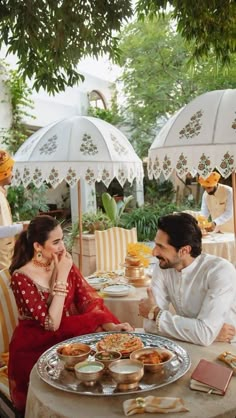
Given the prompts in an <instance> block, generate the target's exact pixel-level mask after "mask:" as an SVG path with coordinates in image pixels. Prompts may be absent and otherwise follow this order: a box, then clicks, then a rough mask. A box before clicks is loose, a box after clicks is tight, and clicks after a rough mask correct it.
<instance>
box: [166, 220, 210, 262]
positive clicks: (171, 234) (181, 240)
mask: <svg viewBox="0 0 236 418" xmlns="http://www.w3.org/2000/svg"><path fill="white" fill-rule="evenodd" d="M158 229H161V230H162V231H164V232H165V233H166V234H167V235H168V243H169V244H170V245H172V246H173V247H175V249H176V250H179V249H180V248H181V247H184V246H185V245H190V246H191V248H192V250H191V252H190V255H191V256H192V257H194V258H195V257H197V256H198V255H199V254H201V252H202V232H201V229H200V228H199V226H198V222H197V220H196V219H195V218H194V217H193V216H192V215H189V214H188V213H183V212H180V213H175V214H171V215H166V216H162V217H161V218H159V219H158Z"/></svg>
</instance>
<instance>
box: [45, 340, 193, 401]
mask: <svg viewBox="0 0 236 418" xmlns="http://www.w3.org/2000/svg"><path fill="white" fill-rule="evenodd" d="M107 334H113V333H112V332H99V333H96V334H88V335H82V336H79V337H74V338H70V339H68V340H66V341H63V343H65V342H66V343H74V342H80V343H84V344H89V345H90V347H91V348H92V349H93V350H94V351H96V343H97V342H98V341H100V340H101V339H102V338H103V337H104V336H105V335H107ZM128 334H134V335H136V336H138V337H140V338H141V339H142V341H143V343H144V346H145V347H159V348H166V349H168V350H170V351H172V352H174V353H175V355H176V356H175V358H174V359H173V361H172V362H171V364H170V367H169V370H168V373H166V374H165V375H164V376H160V375H158V374H156V373H149V372H145V374H144V376H143V378H142V380H141V381H140V382H139V386H138V388H136V389H132V390H127V391H125V392H124V391H122V392H118V391H117V389H116V383H115V382H114V381H113V380H112V378H111V376H109V374H104V375H103V377H102V379H101V380H100V381H99V382H97V383H96V384H95V385H94V386H92V387H86V386H84V385H83V384H82V383H80V382H79V381H78V379H77V378H76V376H75V373H74V371H68V370H66V369H65V368H64V364H63V363H62V362H61V361H60V360H59V358H58V356H57V348H58V347H59V346H60V345H61V344H62V342H61V343H59V344H56V345H54V346H53V347H51V348H49V349H48V350H47V351H45V352H44V353H43V354H42V355H41V357H40V358H39V360H38V362H37V372H38V374H39V376H40V377H41V379H42V380H43V381H44V382H46V383H48V384H49V385H50V386H53V387H55V388H57V389H61V390H63V391H65V392H73V393H78V394H81V395H90V396H116V395H119V396H120V395H127V394H130V393H141V392H146V391H149V390H153V389H157V388H159V387H162V386H165V385H169V384H170V383H172V382H175V381H176V380H178V379H179V378H180V377H182V376H183V375H184V374H185V373H186V372H187V371H188V369H189V368H190V365H191V361H190V357H189V355H188V353H187V351H186V350H185V349H184V348H183V347H181V346H180V345H178V344H176V343H175V342H174V341H171V340H169V339H167V338H164V337H160V336H158V335H154V334H147V333H138V332H135V333H132V332H129V333H128ZM90 359H91V360H92V359H93V357H92V356H91V357H90Z"/></svg>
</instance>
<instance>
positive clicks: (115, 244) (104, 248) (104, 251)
mask: <svg viewBox="0 0 236 418" xmlns="http://www.w3.org/2000/svg"><path fill="white" fill-rule="evenodd" d="M130 242H137V230H136V228H132V229H124V228H119V227H113V228H109V229H107V230H105V231H95V247H96V269H97V271H113V270H119V269H121V268H122V266H121V265H122V264H123V263H124V261H125V256H126V253H127V245H128V243H130Z"/></svg>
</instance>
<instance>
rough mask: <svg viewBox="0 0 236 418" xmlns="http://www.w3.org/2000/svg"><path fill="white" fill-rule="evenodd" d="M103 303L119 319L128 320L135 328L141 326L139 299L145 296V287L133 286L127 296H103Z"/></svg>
mask: <svg viewBox="0 0 236 418" xmlns="http://www.w3.org/2000/svg"><path fill="white" fill-rule="evenodd" d="M103 297H104V302H105V305H106V306H107V307H108V308H109V309H110V311H111V312H112V313H113V314H114V315H115V316H116V317H117V318H118V319H119V320H120V321H121V322H127V321H128V322H129V323H130V325H133V327H135V328H141V327H142V326H143V318H142V317H141V316H139V315H138V312H139V309H138V304H139V302H140V299H142V298H145V297H147V287H135V288H134V290H133V291H132V292H131V293H130V294H129V295H128V296H122V297H108V296H103Z"/></svg>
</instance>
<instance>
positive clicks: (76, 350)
mask: <svg viewBox="0 0 236 418" xmlns="http://www.w3.org/2000/svg"><path fill="white" fill-rule="evenodd" d="M90 352H91V348H90V346H89V345H87V344H82V343H71V344H62V345H60V347H58V349H57V355H58V357H59V359H60V360H61V361H63V363H64V365H65V368H66V369H69V370H74V366H75V365H76V364H77V363H79V362H80V361H84V360H86V359H87V358H88V356H89V354H90Z"/></svg>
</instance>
